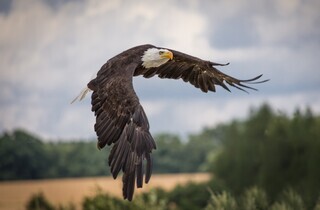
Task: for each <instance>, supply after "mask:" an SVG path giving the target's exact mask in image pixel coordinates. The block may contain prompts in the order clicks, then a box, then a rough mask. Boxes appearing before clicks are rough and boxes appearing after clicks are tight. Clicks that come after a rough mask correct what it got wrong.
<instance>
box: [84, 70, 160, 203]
mask: <svg viewBox="0 0 320 210" xmlns="http://www.w3.org/2000/svg"><path fill="white" fill-rule="evenodd" d="M88 87H89V88H90V89H91V90H93V94H92V101H91V103H92V111H93V112H94V113H95V115H96V123H95V126H94V128H95V131H96V133H97V136H98V148H103V147H104V146H105V145H106V144H107V145H111V144H113V147H112V149H111V153H110V156H109V165H110V167H111V173H112V175H113V177H114V178H116V177H117V176H118V174H119V172H120V170H122V171H123V178H122V180H123V196H124V199H128V200H132V197H133V193H134V188H135V182H136V183H137V187H142V185H143V177H144V173H145V183H148V181H149V179H150V177H151V171H152V162H151V158H150V153H151V151H152V150H153V149H155V148H156V145H155V142H154V140H153V138H152V136H151V134H150V132H149V123H148V119H147V117H146V114H145V112H144V110H143V108H142V106H141V105H140V103H139V100H138V97H137V96H136V94H135V92H134V90H133V86H132V80H131V78H125V77H122V76H118V77H117V76H116V77H113V78H111V79H110V80H108V82H106V78H105V77H103V76H101V77H97V78H96V79H94V80H92V81H91V82H90V83H89V84H88ZM144 160H146V167H145V170H144V167H143V162H144Z"/></svg>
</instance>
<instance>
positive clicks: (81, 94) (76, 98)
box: [71, 87, 91, 104]
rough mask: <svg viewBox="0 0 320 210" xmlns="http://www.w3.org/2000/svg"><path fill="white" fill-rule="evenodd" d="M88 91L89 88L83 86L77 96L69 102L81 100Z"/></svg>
mask: <svg viewBox="0 0 320 210" xmlns="http://www.w3.org/2000/svg"><path fill="white" fill-rule="evenodd" d="M89 91H91V90H90V89H89V88H88V87H85V88H84V89H83V90H82V91H81V92H80V94H79V95H78V96H77V97H75V99H73V100H72V101H71V104H72V103H74V102H75V101H77V100H79V101H81V100H82V99H84V97H86V95H87V93H88V92H89Z"/></svg>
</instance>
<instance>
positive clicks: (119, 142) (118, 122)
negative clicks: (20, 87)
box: [75, 44, 268, 200]
mask: <svg viewBox="0 0 320 210" xmlns="http://www.w3.org/2000/svg"><path fill="white" fill-rule="evenodd" d="M224 65H228V64H219V63H214V62H211V61H205V60H201V59H199V58H196V57H193V56H190V55H187V54H184V53H181V52H178V51H175V50H171V49H165V48H159V47H156V46H153V45H149V44H147V45H140V46H136V47H133V48H131V49H128V50H126V51H124V52H122V53H120V54H118V55H116V56H115V57H113V58H111V59H110V60H108V61H107V63H105V64H104V65H103V66H102V67H101V69H100V70H99V71H98V73H97V77H96V78H95V79H93V80H91V81H90V82H89V83H88V85H87V86H88V89H85V90H83V91H82V92H81V94H80V95H79V98H80V99H82V98H83V97H84V96H85V94H86V93H87V92H88V90H89V89H90V90H92V91H93V93H92V97H91V99H92V100H91V104H92V111H93V112H94V113H95V116H96V123H95V125H94V129H95V132H96V134H97V136H98V148H99V149H101V148H103V147H104V146H105V145H111V144H113V147H112V149H111V153H110V155H109V161H108V162H109V166H110V167H111V173H112V175H113V177H114V178H116V177H117V176H118V174H119V172H120V171H122V172H123V177H122V181H123V189H122V191H123V197H124V199H128V200H132V197H133V193H134V188H135V185H137V187H142V186H143V180H144V182H145V183H148V182H149V180H150V177H151V173H152V160H151V156H150V154H151V152H152V150H154V149H156V144H155V141H154V139H153V137H152V136H151V134H150V132H149V122H148V119H147V116H146V114H145V112H144V110H143V108H142V106H141V105H140V102H139V99H138V97H137V95H136V93H135V92H134V89H133V85H132V77H133V76H139V75H142V76H144V77H145V78H150V77H153V76H155V75H158V76H159V77H160V78H169V79H180V78H181V79H182V80H183V81H185V82H190V83H191V84H192V85H194V86H195V87H196V88H200V89H201V90H202V91H203V92H208V91H213V92H215V91H216V85H219V86H222V87H223V88H224V89H226V90H228V91H230V90H229V88H228V86H227V84H228V85H230V86H232V87H235V88H238V89H240V90H242V91H245V92H247V91H246V89H253V90H256V89H255V88H252V87H250V86H248V85H250V84H257V83H263V82H266V81H268V80H262V81H258V79H259V78H260V77H261V76H262V75H259V76H256V77H254V78H252V79H247V80H239V79H236V78H234V77H231V76H229V75H227V74H224V73H222V72H221V71H219V70H218V69H216V68H215V67H214V66H224ZM77 98H78V97H77ZM77 98H76V99H77ZM76 99H75V100H76ZM144 161H146V164H144ZM144 174H145V175H144Z"/></svg>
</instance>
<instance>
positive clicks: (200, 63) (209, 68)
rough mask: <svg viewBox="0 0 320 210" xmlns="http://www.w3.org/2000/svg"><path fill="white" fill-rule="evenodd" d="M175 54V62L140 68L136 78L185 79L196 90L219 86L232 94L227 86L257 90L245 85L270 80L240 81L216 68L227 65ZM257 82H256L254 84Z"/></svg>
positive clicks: (176, 52)
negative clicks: (138, 76) (141, 76)
mask: <svg viewBox="0 0 320 210" xmlns="http://www.w3.org/2000/svg"><path fill="white" fill-rule="evenodd" d="M171 51H172V52H173V60H171V61H168V62H167V63H165V64H163V65H162V66H160V67H157V68H149V69H144V68H143V67H141V66H140V68H137V69H136V71H135V73H134V76H137V75H143V76H144V77H146V78H150V77H153V76H154V75H156V74H157V75H158V76H159V77H160V78H169V79H180V78H181V79H183V81H185V82H190V83H191V84H192V85H194V86H195V87H196V88H200V89H201V90H202V91H203V92H208V91H213V92H215V91H216V88H215V85H219V86H221V87H223V88H224V89H226V90H228V91H229V92H230V89H229V88H228V86H227V85H226V84H225V83H227V84H228V85H230V86H233V87H235V88H237V89H240V90H242V91H245V92H247V91H246V90H245V88H248V89H252V90H256V89H255V88H252V87H250V86H247V85H244V84H243V83H248V84H256V83H263V82H266V81H268V80H263V81H256V80H258V79H259V78H260V77H261V76H262V75H259V76H257V77H254V78H252V79H248V80H239V79H236V78H233V77H231V76H229V75H227V74H224V73H222V72H221V71H219V70H218V69H216V68H215V67H214V66H225V65H228V64H229V63H226V64H221V63H214V62H211V61H204V60H201V59H199V58H196V57H193V56H190V55H187V54H184V53H181V52H178V51H174V50H171ZM254 81H256V82H254Z"/></svg>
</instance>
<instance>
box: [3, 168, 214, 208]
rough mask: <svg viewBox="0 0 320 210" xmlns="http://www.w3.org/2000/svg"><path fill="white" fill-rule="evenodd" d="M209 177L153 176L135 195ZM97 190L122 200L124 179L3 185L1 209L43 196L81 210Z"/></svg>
mask: <svg viewBox="0 0 320 210" xmlns="http://www.w3.org/2000/svg"><path fill="white" fill-rule="evenodd" d="M209 178H210V175H209V174H205V173H197V174H161V175H157V174H154V175H152V177H151V181H150V183H149V184H147V185H146V184H145V185H144V187H143V188H142V189H138V190H136V191H135V193H136V194H138V193H140V192H144V191H148V190H150V189H152V188H154V187H161V188H163V189H165V190H170V189H172V188H173V187H174V186H176V185H177V184H184V183H186V182H188V181H193V182H202V181H206V180H209ZM97 188H101V189H102V190H103V191H106V192H108V193H110V194H112V195H115V196H121V193H122V191H121V190H122V184H121V177H118V179H117V180H113V178H111V177H91V178H71V179H50V180H37V181H11V182H0V209H1V210H23V209H25V204H26V202H27V201H28V199H29V198H30V197H31V195H33V194H35V193H38V192H43V193H44V195H45V197H46V198H47V199H48V200H49V201H50V202H51V203H53V204H55V205H57V204H64V205H66V204H68V203H70V202H71V203H73V204H75V205H76V207H77V209H80V206H81V202H82V199H83V197H84V196H90V195H94V194H95V193H96V190H97Z"/></svg>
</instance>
